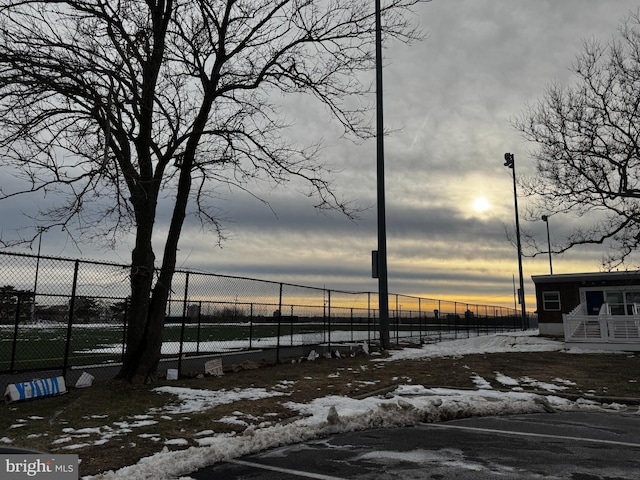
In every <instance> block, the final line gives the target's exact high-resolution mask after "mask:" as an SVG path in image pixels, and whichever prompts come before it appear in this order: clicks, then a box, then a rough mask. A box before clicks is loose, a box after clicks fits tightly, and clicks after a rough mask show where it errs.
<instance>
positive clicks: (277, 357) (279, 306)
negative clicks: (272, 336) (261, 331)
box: [276, 283, 282, 363]
mask: <svg viewBox="0 0 640 480" xmlns="http://www.w3.org/2000/svg"><path fill="white" fill-rule="evenodd" d="M281 323H282V283H280V294H279V296H278V334H277V335H276V363H280V324H281Z"/></svg>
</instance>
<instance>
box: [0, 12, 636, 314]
mask: <svg viewBox="0 0 640 480" xmlns="http://www.w3.org/2000/svg"><path fill="white" fill-rule="evenodd" d="M372 4H373V2H372ZM639 5H640V3H638V2H633V1H626V0H617V1H596V0H562V1H557V0H536V1H531V0H508V1H507V0H503V1H498V0H449V1H444V0H433V1H432V2H431V3H427V4H424V5H421V6H420V7H419V9H418V10H417V14H418V18H419V21H420V24H421V27H422V29H423V30H424V32H425V34H426V38H425V40H424V41H422V42H420V43H418V44H415V45H413V46H410V47H408V46H406V45H403V44H400V43H397V44H388V45H386V50H385V52H384V55H385V69H384V95H385V97H384V103H385V111H384V115H385V124H386V127H387V129H390V130H392V131H393V133H391V134H390V135H389V136H388V137H387V138H386V139H385V163H386V173H387V175H386V185H387V193H386V198H387V234H388V255H389V257H388V267H389V289H390V291H391V292H394V293H407V294H417V295H421V296H424V297H428V298H434V299H448V300H458V301H461V302H469V303H487V304H490V305H504V306H513V277H514V276H515V278H516V282H517V277H518V264H517V254H516V250H515V248H514V247H513V246H512V245H511V244H510V242H509V241H508V239H507V236H506V234H505V226H506V227H507V228H513V224H514V208H513V187H512V183H511V182H512V180H511V171H510V170H508V169H507V168H505V167H504V166H503V155H504V153H505V152H511V153H513V154H514V155H515V159H516V172H517V174H523V175H525V174H526V173H530V172H531V162H530V159H529V157H528V155H527V151H528V149H531V148H532V147H533V146H532V145H528V144H526V143H525V142H524V141H523V140H522V139H521V138H520V137H519V135H518V134H517V132H515V130H514V129H513V128H512V127H511V126H510V120H511V119H513V118H514V117H515V116H516V115H518V114H519V113H520V112H521V111H522V109H523V107H524V105H525V104H526V103H527V102H532V101H535V100H536V99H537V98H539V97H540V96H541V95H542V94H543V92H544V88H545V85H547V84H549V83H551V82H555V81H557V82H560V83H563V84H568V83H571V82H572V81H573V78H572V75H571V73H570V72H569V70H568V67H569V65H570V64H571V62H572V61H573V60H574V58H575V56H576V55H577V54H578V53H579V52H580V51H581V48H582V42H583V40H584V39H586V38H591V37H595V38H599V39H601V40H603V41H607V40H609V39H610V38H611V37H612V35H614V34H615V33H616V29H617V27H618V25H619V22H620V19H621V18H622V17H623V16H624V15H626V14H627V13H628V12H629V11H630V10H635V9H636V8H637V7H638V6H639ZM371 75H372V79H371V80H372V81H373V75H374V72H371ZM372 100H373V99H372ZM294 107H295V108H292V109H291V113H290V116H291V118H290V119H291V120H293V121H294V122H295V128H296V131H298V132H300V135H305V136H309V137H310V138H309V140H314V139H315V138H314V133H317V135H319V136H321V138H323V139H324V140H325V143H326V145H327V148H326V150H325V155H326V159H327V161H329V162H330V163H332V164H333V165H334V166H335V167H337V168H339V169H340V170H341V171H340V173H339V174H338V175H337V176H336V178H335V184H336V188H337V191H338V193H340V194H343V195H344V196H346V197H347V198H349V199H352V200H353V201H355V202H357V203H359V204H361V205H371V206H372V208H371V209H369V210H367V211H365V212H364V213H363V214H362V215H361V218H360V220H358V221H357V222H351V221H349V220H347V219H346V218H343V217H341V216H339V215H338V214H332V215H328V216H324V215H318V214H316V213H315V212H314V210H313V208H312V201H310V200H308V199H306V198H305V197H304V195H302V194H300V193H299V192H297V191H296V189H295V188H293V187H292V188H290V189H289V191H286V192H284V191H278V192H272V193H270V194H268V200H269V201H270V203H271V208H272V209H273V210H274V211H275V213H276V214H275V215H274V213H273V212H272V211H271V210H270V209H269V208H268V207H266V206H265V205H263V204H261V203H259V202H257V201H256V200H255V199H253V198H251V197H250V196H249V195H241V194H234V195H233V196H228V198H227V199H226V200H221V203H220V207H221V209H222V210H223V211H224V212H225V217H226V218H227V219H228V220H229V221H227V222H225V224H224V226H225V227H226V234H227V236H228V239H227V240H226V241H225V242H224V244H223V248H222V249H220V248H217V247H216V246H215V238H214V236H213V235H212V234H207V235H205V234H202V232H201V231H200V229H199V227H198V226H195V225H194V226H191V224H190V225H188V226H187V228H186V230H185V234H184V235H183V238H182V240H181V243H180V252H179V260H178V262H179V266H180V267H184V268H194V269H199V270H205V271H209V272H216V273H224V274H229V275H242V276H249V277H256V278H264V279H270V280H278V281H283V282H288V283H297V284H303V285H313V286H323V285H326V286H327V287H329V288H335V289H347V290H358V291H361V290H365V291H376V290H377V281H376V280H374V279H372V278H371V250H374V249H376V247H377V236H376V210H375V206H374V204H375V198H376V196H375V194H376V177H375V165H376V164H375V162H376V158H375V141H370V142H365V143H364V144H354V143H351V142H348V141H345V140H341V139H339V138H338V135H339V133H340V130H339V129H338V128H337V125H331V124H328V123H326V124H325V122H324V119H326V116H325V117H322V119H320V118H319V117H318V116H316V115H313V114H312V113H311V111H310V110H308V109H306V108H305V106H304V105H299V106H294ZM222 193H224V192H222ZM481 197H482V198H484V199H486V204H485V206H486V207H487V208H486V209H485V210H483V211H480V210H477V209H475V208H474V203H475V202H476V201H477V199H479V198H481ZM521 202H522V203H521V205H520V206H521V207H524V200H521ZM15 207H16V206H15V205H13V206H9V205H6V204H5V205H0V209H1V212H2V215H3V220H2V223H3V226H2V228H3V231H5V232H7V231H8V230H10V229H11V227H12V225H13V224H14V223H16V222H19V220H15V221H14V220H13V213H14V212H16V211H17V209H16V208H15ZM163 220H166V218H160V219H159V225H161V224H162V221H163ZM568 224H570V220H569V219H562V220H558V221H556V217H554V218H552V219H551V221H550V230H551V237H552V240H553V238H554V237H555V236H558V237H560V236H561V235H562V234H563V233H565V234H566V232H567V230H566V226H567V225H568ZM523 228H526V229H527V230H530V231H533V232H534V233H535V234H536V235H537V238H538V240H539V241H540V242H542V243H545V242H546V230H545V225H544V223H543V222H542V221H538V222H532V223H530V224H529V223H525V224H523ZM61 238H62V237H61V235H58V234H56V233H53V232H47V233H45V234H44V236H43V242H42V253H43V254H46V255H65V256H72V257H79V256H82V257H86V258H100V259H108V260H115V261H123V262H128V261H129V258H130V254H129V251H130V245H128V244H126V243H123V245H122V248H120V249H119V250H118V251H116V252H105V251H99V250H93V249H92V248H91V247H90V246H83V247H82V252H79V251H78V250H77V249H75V248H73V246H72V245H71V244H69V243H67V244H66V247H65V246H64V244H63V243H61V242H62V241H63V240H62V239H61ZM601 255H602V252H601V251H598V250H591V251H587V250H584V249H583V250H575V251H571V252H569V253H567V254H565V255H563V256H561V257H554V258H553V271H554V273H574V272H587V271H598V269H599V266H600V260H601ZM157 256H159V253H157ZM547 273H549V260H548V257H547V256H544V255H543V256H540V257H536V258H535V259H530V258H525V259H524V276H525V280H526V283H525V291H526V294H527V307H528V309H529V310H534V309H535V297H534V289H533V284H532V282H531V280H530V279H531V275H538V274H547Z"/></svg>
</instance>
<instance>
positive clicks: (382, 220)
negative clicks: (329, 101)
mask: <svg viewBox="0 0 640 480" xmlns="http://www.w3.org/2000/svg"><path fill="white" fill-rule="evenodd" d="M375 17H376V141H377V142H376V146H377V148H376V165H377V180H378V181H377V184H378V185H377V190H378V192H377V193H378V251H377V254H376V255H375V257H376V259H377V260H376V263H377V265H376V267H377V275H378V310H379V317H380V346H381V347H382V348H383V349H385V350H387V349H389V347H390V346H391V339H390V336H389V286H388V280H387V226H386V225H387V221H386V212H385V191H384V190H385V187H384V121H383V114H382V113H383V109H382V15H381V8H380V0H375Z"/></svg>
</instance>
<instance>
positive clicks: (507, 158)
mask: <svg viewBox="0 0 640 480" xmlns="http://www.w3.org/2000/svg"><path fill="white" fill-rule="evenodd" d="M504 166H505V167H508V168H510V169H511V172H512V174H513V203H514V206H515V210H516V243H517V248H518V273H519V275H520V291H519V292H518V293H519V295H518V299H519V300H520V306H521V307H522V329H523V330H526V329H527V328H529V322H527V309H526V306H525V302H524V278H523V276H522V245H521V244H520V219H519V217H518V192H517V190H516V168H515V158H514V157H513V154H512V153H505V154H504Z"/></svg>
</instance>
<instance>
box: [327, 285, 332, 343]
mask: <svg viewBox="0 0 640 480" xmlns="http://www.w3.org/2000/svg"><path fill="white" fill-rule="evenodd" d="M327 324H328V326H329V328H328V332H327V338H328V340H329V342H328V343H329V353H331V290H327Z"/></svg>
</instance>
